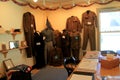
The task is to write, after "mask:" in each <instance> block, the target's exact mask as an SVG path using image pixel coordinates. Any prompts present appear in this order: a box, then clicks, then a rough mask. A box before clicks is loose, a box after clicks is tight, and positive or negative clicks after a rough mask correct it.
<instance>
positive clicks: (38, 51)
mask: <svg viewBox="0 0 120 80" xmlns="http://www.w3.org/2000/svg"><path fill="white" fill-rule="evenodd" d="M44 47H45V43H44V39H43V35H42V34H41V33H40V32H38V31H36V32H35V33H34V48H35V61H36V63H35V65H34V68H37V69H39V68H42V67H44V66H45V59H44Z"/></svg>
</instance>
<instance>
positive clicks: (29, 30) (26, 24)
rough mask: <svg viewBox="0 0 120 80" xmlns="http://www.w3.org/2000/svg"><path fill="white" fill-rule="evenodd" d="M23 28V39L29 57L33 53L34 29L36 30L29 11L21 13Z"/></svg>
mask: <svg viewBox="0 0 120 80" xmlns="http://www.w3.org/2000/svg"><path fill="white" fill-rule="evenodd" d="M23 29H24V34H25V40H26V42H27V45H28V48H27V49H26V52H27V57H31V56H32V54H33V53H34V49H33V47H34V39H33V38H34V31H36V25H35V19H34V16H33V15H32V14H31V13H30V12H26V13H24V14H23Z"/></svg>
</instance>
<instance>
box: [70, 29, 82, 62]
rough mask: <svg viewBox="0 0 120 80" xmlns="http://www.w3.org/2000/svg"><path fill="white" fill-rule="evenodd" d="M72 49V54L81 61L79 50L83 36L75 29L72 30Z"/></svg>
mask: <svg viewBox="0 0 120 80" xmlns="http://www.w3.org/2000/svg"><path fill="white" fill-rule="evenodd" d="M70 42H71V43H70V44H71V45H70V49H71V53H72V56H74V57H75V58H76V60H77V61H78V62H79V50H80V47H81V46H80V45H81V36H80V33H79V32H78V31H76V30H75V29H74V30H73V31H72V32H70Z"/></svg>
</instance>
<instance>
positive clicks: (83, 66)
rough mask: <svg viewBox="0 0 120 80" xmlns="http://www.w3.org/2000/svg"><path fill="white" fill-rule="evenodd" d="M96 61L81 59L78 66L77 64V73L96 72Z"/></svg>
mask: <svg viewBox="0 0 120 80" xmlns="http://www.w3.org/2000/svg"><path fill="white" fill-rule="evenodd" d="M97 65H98V59H86V58H83V59H82V61H81V62H80V64H78V67H77V71H83V72H93V73H95V72H96V71H97Z"/></svg>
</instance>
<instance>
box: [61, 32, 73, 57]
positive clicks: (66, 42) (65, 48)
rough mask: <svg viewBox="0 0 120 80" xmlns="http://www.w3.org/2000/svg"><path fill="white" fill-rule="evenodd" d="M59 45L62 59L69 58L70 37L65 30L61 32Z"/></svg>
mask: <svg viewBox="0 0 120 80" xmlns="http://www.w3.org/2000/svg"><path fill="white" fill-rule="evenodd" d="M61 44H62V45H61V48H62V53H63V57H70V56H71V53H70V35H69V34H68V32H67V31H66V30H63V33H62V34H61Z"/></svg>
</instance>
